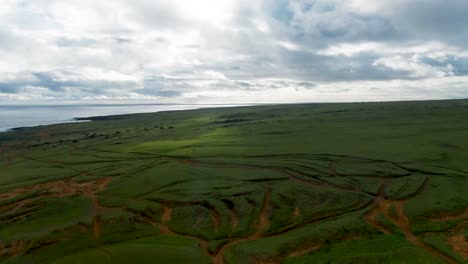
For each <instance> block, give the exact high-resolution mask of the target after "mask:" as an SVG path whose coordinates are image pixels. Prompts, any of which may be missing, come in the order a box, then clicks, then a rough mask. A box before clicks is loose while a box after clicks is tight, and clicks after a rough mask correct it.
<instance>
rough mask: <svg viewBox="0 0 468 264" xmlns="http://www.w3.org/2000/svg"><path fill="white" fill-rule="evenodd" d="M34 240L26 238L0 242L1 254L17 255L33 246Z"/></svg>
mask: <svg viewBox="0 0 468 264" xmlns="http://www.w3.org/2000/svg"><path fill="white" fill-rule="evenodd" d="M32 244H33V242H32V241H26V240H18V241H11V242H8V243H0V256H8V255H10V256H15V255H18V254H21V253H23V252H26V251H27V250H28V249H29V248H31V246H32Z"/></svg>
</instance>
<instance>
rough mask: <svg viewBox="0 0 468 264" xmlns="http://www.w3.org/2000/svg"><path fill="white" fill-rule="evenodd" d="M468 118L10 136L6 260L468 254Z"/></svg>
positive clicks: (454, 112)
mask: <svg viewBox="0 0 468 264" xmlns="http://www.w3.org/2000/svg"><path fill="white" fill-rule="evenodd" d="M467 116H468V101H467V100H454V101H429V102H394V103H354V104H306V105H279V106H255V107H238V108H226V109H203V110H195V111H174V112H161V113H155V114H137V115H126V116H115V117H110V118H100V120H99V121H95V122H87V123H76V124H61V125H52V126H43V127H35V128H28V129H20V130H17V131H14V132H7V133H1V134H0V158H1V159H0V262H5V263H52V262H54V263H84V262H104V263H105V262H109V263H134V262H135V261H137V262H140V263H144V262H149V261H154V260H155V259H160V260H161V261H163V260H164V262H167V263H169V262H171V263H189V262H193V263H205V262H208V263H209V262H210V261H211V262H215V263H223V262H224V263H250V262H252V263H254V262H268V261H277V262H285V263H318V262H320V261H322V262H324V263H327V262H333V263H335V262H338V263H365V262H366V261H367V262H368V263H376V262H379V261H380V262H382V263H390V262H395V263H401V262H403V261H407V262H411V263H418V262H419V263H431V262H433V263H440V262H441V261H442V262H444V261H445V262H449V263H457V262H463V261H466V259H463V253H461V252H459V251H457V249H455V250H454V249H453V246H452V245H451V244H450V243H451V242H450V241H452V240H454V239H453V238H452V237H456V236H459V235H466V232H465V230H466V229H467V225H468V223H467V220H466V219H467V214H466V212H467V211H466V208H468V194H467V193H468V192H467V191H466V190H468V180H467V178H468V166H467V165H466V164H467V163H466V160H467V158H468V132H467V131H468V122H466V121H467V120H466V117H467ZM129 256H134V257H132V258H129ZM408 256H410V258H408ZM136 258H138V259H136Z"/></svg>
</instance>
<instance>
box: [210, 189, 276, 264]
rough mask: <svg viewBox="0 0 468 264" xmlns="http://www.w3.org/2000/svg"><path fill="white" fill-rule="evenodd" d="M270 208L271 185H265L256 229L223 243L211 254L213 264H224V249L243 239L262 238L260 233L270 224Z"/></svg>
mask: <svg viewBox="0 0 468 264" xmlns="http://www.w3.org/2000/svg"><path fill="white" fill-rule="evenodd" d="M270 210H271V187H270V186H269V185H266V187H265V191H264V195H263V201H262V207H261V209H260V213H259V216H258V223H257V226H256V231H255V232H254V233H252V234H250V235H248V236H246V237H243V238H237V239H234V240H231V241H230V242H228V243H226V244H224V245H223V246H222V247H221V248H220V249H219V250H218V252H216V253H215V254H213V256H212V259H213V264H224V259H223V258H224V252H225V251H226V249H228V248H230V247H232V246H234V245H235V244H238V243H240V242H243V241H249V240H256V239H259V238H262V235H263V234H264V233H265V231H266V230H267V229H268V227H269V226H270Z"/></svg>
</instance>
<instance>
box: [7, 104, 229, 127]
mask: <svg viewBox="0 0 468 264" xmlns="http://www.w3.org/2000/svg"><path fill="white" fill-rule="evenodd" d="M230 106H237V105H224V104H223V105H219V104H217V105H209V104H206V105H199V104H197V105H194V104H192V105H190V104H159V105H158V104H139V105H137V104H132V105H52V106H51V105H47V106H32V105H31V106H26V105H21V106H0V131H6V130H9V129H12V128H17V127H31V126H39V125H51V124H59V123H67V122H76V121H74V120H73V119H74V118H75V117H91V116H107V115H120V114H134V113H148V112H161V111H169V110H189V109H199V108H209V107H230Z"/></svg>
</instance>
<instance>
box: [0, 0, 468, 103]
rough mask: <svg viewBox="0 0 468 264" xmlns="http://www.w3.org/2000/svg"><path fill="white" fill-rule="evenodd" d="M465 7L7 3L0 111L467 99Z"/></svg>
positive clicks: (446, 0) (318, 1) (236, 0)
mask: <svg viewBox="0 0 468 264" xmlns="http://www.w3.org/2000/svg"><path fill="white" fill-rule="evenodd" d="M467 14H468V1H467V0H379V1H368V0H196V1H191V0H132V1H129V0H112V1H108V0H67V1H63V0H2V1H1V5H0V104H23V103H24V104H63V103H69V102H79V103H292V102H350V101H358V102H361V101H391V100H426V99H449V98H468V30H467V29H466V28H467V25H468V15H467Z"/></svg>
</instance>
